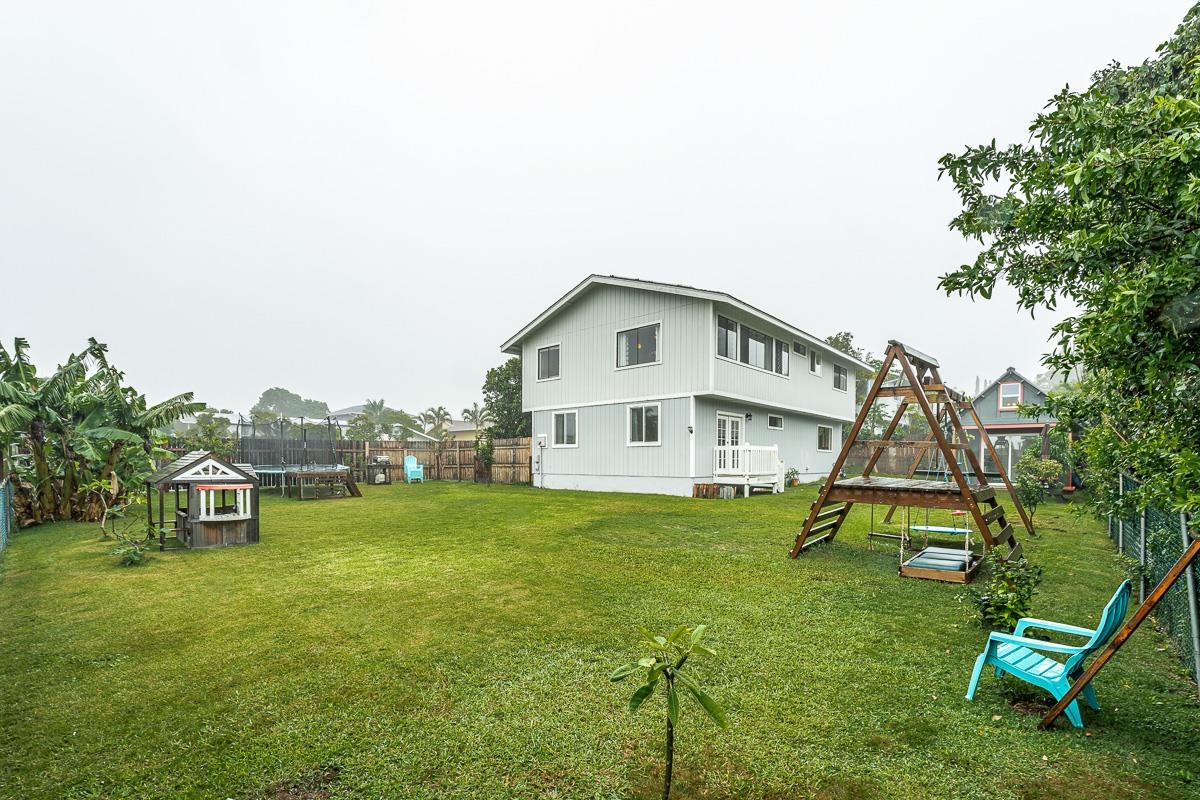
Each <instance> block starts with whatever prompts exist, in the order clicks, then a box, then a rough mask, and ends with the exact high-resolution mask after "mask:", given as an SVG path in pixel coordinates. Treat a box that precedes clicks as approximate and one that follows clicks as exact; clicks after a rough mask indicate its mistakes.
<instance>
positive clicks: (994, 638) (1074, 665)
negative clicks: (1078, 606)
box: [967, 581, 1132, 728]
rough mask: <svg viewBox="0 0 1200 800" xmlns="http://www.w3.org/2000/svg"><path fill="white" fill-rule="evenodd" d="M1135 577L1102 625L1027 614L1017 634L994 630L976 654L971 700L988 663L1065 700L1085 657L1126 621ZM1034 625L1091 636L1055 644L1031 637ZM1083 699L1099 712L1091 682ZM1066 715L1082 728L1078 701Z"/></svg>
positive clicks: (1123, 586)
mask: <svg viewBox="0 0 1200 800" xmlns="http://www.w3.org/2000/svg"><path fill="white" fill-rule="evenodd" d="M1131 585H1132V584H1131V582H1130V581H1125V582H1124V583H1122V584H1121V585H1120V587H1118V588H1117V591H1116V594H1114V595H1113V596H1112V599H1111V600H1109V601H1108V605H1106V606H1105V607H1104V612H1103V613H1102V614H1101V615H1100V624H1099V625H1097V626H1096V628H1095V630H1093V629H1091V628H1080V627H1077V626H1075V625H1064V624H1063V623H1061V622H1049V621H1048V620H1044V619H1033V618H1032V617H1026V618H1025V619H1022V620H1021V621H1020V622H1018V623H1017V629H1016V630H1015V631H1013V632H1012V633H1000V632H999V631H994V632H993V633H992V634H991V635H990V636H989V637H988V641H987V647H985V648H984V650H983V652H982V653H980V654H979V658H977V659H975V671H974V672H972V673H971V685H970V687H968V689H967V699H968V700H973V699H974V698H975V687H977V686H978V685H979V676H980V675H981V674H982V673H983V668H984V667H985V666H987V665H988V664H991V665H993V666H994V667H995V668H996V677H997V678H1002V677H1004V675H1005V673H1010V674H1012V675H1013V676H1014V677H1017V678H1020V679H1021V680H1023V681H1025V682H1026V683H1032V684H1033V685H1034V686H1040V687H1041V688H1043V689H1045V690H1046V691H1048V692H1049V693H1050V694H1052V695H1054V699H1055V700H1061V699H1062V698H1063V695H1065V694H1066V693H1067V691H1068V690H1069V689H1070V688H1071V683H1072V682H1073V681H1075V680H1077V679H1078V678H1079V676H1080V675H1081V674H1082V673H1083V669H1084V666H1083V662H1084V661H1086V660H1087V658H1088V656H1090V655H1091V654H1092V653H1094V652H1096V651H1097V650H1099V649H1100V648H1102V647H1104V645H1106V644H1108V640H1109V639H1111V638H1112V637H1113V634H1115V633H1116V632H1117V629H1118V628H1120V627H1121V623H1122V622H1123V621H1124V620H1125V612H1126V611H1127V610H1128V609H1129V588H1130V586H1131ZM1030 628H1041V629H1043V630H1047V631H1056V632H1058V633H1070V634H1074V635H1076V636H1086V637H1087V641H1086V642H1085V643H1084V644H1081V645H1068V644H1056V643H1054V642H1045V641H1042V640H1041V639H1029V638H1026V637H1025V636H1024V635H1023V634H1024V633H1025V631H1027V630H1029V629H1030ZM1037 651H1041V652H1045V653H1062V654H1064V655H1068V656H1070V657H1069V658H1068V659H1067V660H1066V661H1057V660H1055V659H1053V658H1050V657H1048V656H1044V655H1041V654H1040V653H1039V652H1037ZM1083 699H1084V700H1086V701H1087V704H1088V705H1089V706H1090V707H1091V708H1093V709H1094V710H1096V711H1099V710H1100V703H1099V702H1097V700H1096V692H1095V691H1094V690H1093V689H1092V685H1091V684H1090V683H1089V684H1088V685H1087V686H1085V687H1084V688H1083ZM1066 714H1067V719H1069V720H1071V724H1072V725H1074V726H1075V727H1076V728H1082V727H1083V716H1082V715H1081V714H1080V713H1079V703H1078V701H1075V700H1072V701H1071V704H1070V705H1068V706H1067V708H1066Z"/></svg>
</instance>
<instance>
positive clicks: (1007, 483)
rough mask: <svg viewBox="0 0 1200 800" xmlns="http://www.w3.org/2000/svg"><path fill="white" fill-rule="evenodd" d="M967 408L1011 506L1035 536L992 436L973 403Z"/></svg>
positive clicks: (980, 475)
mask: <svg viewBox="0 0 1200 800" xmlns="http://www.w3.org/2000/svg"><path fill="white" fill-rule="evenodd" d="M966 407H967V410H968V411H970V412H971V420H972V421H973V422H974V423H975V430H977V431H979V439H980V440H981V441H982V442H983V443H984V445H986V447H987V451H988V452H989V453H990V454H991V456H992V461H993V462H994V463H995V464H996V469H998V470H1000V480H1002V481H1004V487H1005V488H1006V489H1008V493H1009V494H1010V495H1011V496H1012V501H1013V506H1014V507H1016V509H1017V514H1018V515H1019V516H1020V517H1021V521H1022V522H1023V523H1025V530H1026V531H1028V532H1029V535H1030V536H1037V534H1036V533H1035V532H1034V530H1033V520H1032V519H1030V518H1029V514H1027V513H1026V512H1025V506H1023V505H1022V504H1021V498H1019V497H1017V490H1016V489H1014V488H1013V485H1012V481H1011V480H1009V478H1008V470H1006V469H1005V468H1004V467H1003V466H1002V465H1001V464H1000V457H999V455H998V454H997V453H996V448H995V447H994V446H993V445H992V437H991V436H988V432H987V431H986V430H984V427H983V421H982V420H980V419H979V413H978V412H977V411H976V410H975V404H974V403H967V404H966ZM1008 455H1009V458H1011V457H1012V451H1011V449H1010V450H1009V454H1008ZM979 477H981V478H982V477H983V468H982V466H981V467H980V470H979Z"/></svg>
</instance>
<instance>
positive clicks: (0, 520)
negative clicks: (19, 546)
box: [0, 475, 13, 552]
mask: <svg viewBox="0 0 1200 800" xmlns="http://www.w3.org/2000/svg"><path fill="white" fill-rule="evenodd" d="M12 493H13V488H12V482H11V481H10V480H9V479H8V476H7V475H5V476H3V477H0V552H3V551H4V548H6V547H8V535H9V533H10V532H11V531H12V528H13V513H12Z"/></svg>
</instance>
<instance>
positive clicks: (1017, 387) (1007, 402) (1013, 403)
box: [1000, 383, 1021, 411]
mask: <svg viewBox="0 0 1200 800" xmlns="http://www.w3.org/2000/svg"><path fill="white" fill-rule="evenodd" d="M1019 405H1021V384H1020V383H1002V384H1000V410H1001V411H1016V410H1017V406H1019Z"/></svg>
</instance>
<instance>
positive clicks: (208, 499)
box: [196, 483, 253, 519]
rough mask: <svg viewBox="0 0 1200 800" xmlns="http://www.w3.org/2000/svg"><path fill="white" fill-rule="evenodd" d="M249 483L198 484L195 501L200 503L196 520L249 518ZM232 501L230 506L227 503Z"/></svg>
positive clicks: (250, 486) (250, 485) (250, 487)
mask: <svg viewBox="0 0 1200 800" xmlns="http://www.w3.org/2000/svg"><path fill="white" fill-rule="evenodd" d="M252 488H253V486H252V484H249V483H234V484H223V485H222V484H200V485H197V486H196V499H197V500H198V501H199V503H200V509H199V513H198V514H197V515H196V518H197V519H246V518H248V517H249V516H250V491H251V489H252ZM231 500H232V505H229V502H230V501H231Z"/></svg>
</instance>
